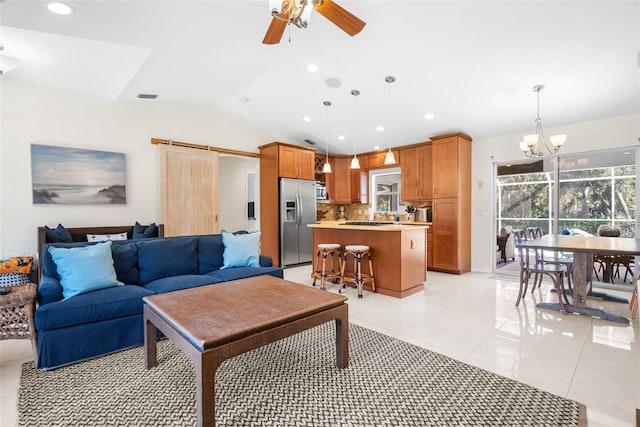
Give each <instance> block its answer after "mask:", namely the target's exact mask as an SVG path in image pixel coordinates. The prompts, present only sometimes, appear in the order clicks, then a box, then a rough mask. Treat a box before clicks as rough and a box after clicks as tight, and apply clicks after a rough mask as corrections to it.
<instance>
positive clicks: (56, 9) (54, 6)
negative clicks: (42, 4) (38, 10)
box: [47, 1, 73, 15]
mask: <svg viewBox="0 0 640 427" xmlns="http://www.w3.org/2000/svg"><path fill="white" fill-rule="evenodd" d="M47 9H49V12H52V13H55V14H56V15H71V14H72V13H73V8H72V7H71V6H69V5H68V4H65V3H60V2H57V1H54V2H51V3H47Z"/></svg>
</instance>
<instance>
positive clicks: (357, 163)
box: [351, 89, 360, 169]
mask: <svg viewBox="0 0 640 427" xmlns="http://www.w3.org/2000/svg"><path fill="white" fill-rule="evenodd" d="M351 95H353V159H351V169H360V161H359V160H358V158H357V157H356V151H357V147H356V140H357V137H356V133H357V132H356V131H357V128H358V126H357V121H356V99H357V97H358V95H360V91H359V90H357V89H354V90H352V91H351Z"/></svg>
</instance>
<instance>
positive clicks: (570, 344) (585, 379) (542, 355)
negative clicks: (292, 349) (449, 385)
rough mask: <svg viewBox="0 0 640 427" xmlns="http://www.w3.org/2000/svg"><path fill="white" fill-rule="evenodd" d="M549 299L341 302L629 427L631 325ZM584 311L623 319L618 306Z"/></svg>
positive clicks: (634, 371) (639, 336) (441, 297)
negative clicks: (553, 308) (562, 309)
mask: <svg viewBox="0 0 640 427" xmlns="http://www.w3.org/2000/svg"><path fill="white" fill-rule="evenodd" d="M310 272H311V267H310V266H301V267H294V268H288V269H286V270H285V278H286V279H288V280H293V281H296V282H300V283H304V284H308V285H310V284H311V279H310ZM327 288H328V292H337V288H338V287H337V285H333V284H328V285H327ZM548 289H549V286H548V285H545V284H543V287H542V290H541V291H539V290H536V292H535V293H534V294H528V295H527V296H526V298H525V299H524V300H523V302H522V303H521V304H520V307H515V306H514V302H515V300H516V295H517V290H518V283H517V282H515V281H512V280H497V279H494V278H492V276H491V275H489V274H484V273H467V274H464V275H460V276H457V275H450V274H441V273H435V272H428V278H427V285H426V287H425V290H424V291H423V292H419V293H417V294H414V295H411V296H409V297H406V298H402V299H397V298H392V297H387V296H384V295H381V294H377V293H376V294H374V293H371V292H366V291H365V292H364V298H362V299H358V298H357V292H356V290H355V289H351V288H347V289H345V291H344V294H345V295H346V296H348V297H349V318H350V321H351V322H353V323H355V324H358V325H361V326H364V327H367V328H370V329H374V330H376V331H379V332H381V333H384V334H387V335H390V336H393V337H396V338H398V339H402V340H405V341H407V342H410V343H413V344H415V345H419V346H422V347H425V348H428V349H430V350H433V351H437V352H439V353H442V354H445V355H447V356H450V357H453V358H455V359H458V360H461V361H463V362H465V363H469V364H471V365H475V366H478V367H480V368H483V369H486V370H489V371H492V372H495V373H497V374H500V375H504V376H506V377H510V378H513V379H515V380H518V381H521V382H524V383H527V384H530V385H532V386H534V387H538V388H541V389H543V390H546V391H549V392H552V393H555V394H558V395H561V396H566V397H568V398H570V399H575V400H578V401H580V402H582V403H584V404H585V405H586V406H587V418H588V424H589V426H603V427H604V426H606V427H616V426H633V425H634V423H635V408H640V326H639V324H638V320H637V319H636V320H634V321H633V322H632V324H631V325H622V324H618V323H613V322H607V321H603V320H599V319H592V318H588V317H584V316H578V315H567V316H564V315H562V314H561V313H556V312H550V311H546V310H538V309H536V308H535V304H536V302H540V301H555V298H556V297H555V295H554V294H550V293H549V292H548ZM608 292H610V293H614V294H617V295H620V296H625V297H629V294H628V293H624V292H616V291H608ZM587 303H588V305H589V306H590V307H602V308H604V309H606V310H608V311H612V312H616V313H618V314H621V315H623V316H626V317H630V313H629V310H628V305H627V304H620V303H612V302H606V301H602V300H598V299H591V298H590V299H589V300H588V302H587ZM31 359H32V355H31V347H30V343H29V341H20V340H7V341H0V426H11V425H15V422H16V415H17V411H16V404H17V389H18V385H19V377H20V367H21V365H22V363H24V362H26V361H29V360H31Z"/></svg>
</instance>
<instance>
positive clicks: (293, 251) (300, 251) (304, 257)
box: [280, 178, 316, 266]
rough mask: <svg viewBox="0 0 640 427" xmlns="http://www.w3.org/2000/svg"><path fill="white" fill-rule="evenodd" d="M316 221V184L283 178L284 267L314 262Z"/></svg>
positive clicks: (282, 253)
mask: <svg viewBox="0 0 640 427" xmlns="http://www.w3.org/2000/svg"><path fill="white" fill-rule="evenodd" d="M315 222H316V183H315V181H308V180H304V179H290V178H280V265H281V266H287V265H294V264H301V263H305V262H311V261H312V260H313V230H312V229H311V228H309V227H307V224H314V223H315Z"/></svg>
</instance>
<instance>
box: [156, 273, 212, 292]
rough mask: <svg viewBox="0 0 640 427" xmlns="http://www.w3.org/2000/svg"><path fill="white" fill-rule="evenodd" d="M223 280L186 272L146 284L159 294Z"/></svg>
mask: <svg viewBox="0 0 640 427" xmlns="http://www.w3.org/2000/svg"><path fill="white" fill-rule="evenodd" d="M221 281H222V280H220V279H218V278H216V277H209V276H202V275H199V274H185V275H181V276H171V277H163V278H161V279H156V280H152V281H151V282H149V283H147V284H146V285H144V288H145V289H148V290H150V291H153V292H155V293H157V294H163V293H165V292H172V291H179V290H181V289H189V288H197V287H198V286H204V285H213V284H215V283H220V282H221Z"/></svg>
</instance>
